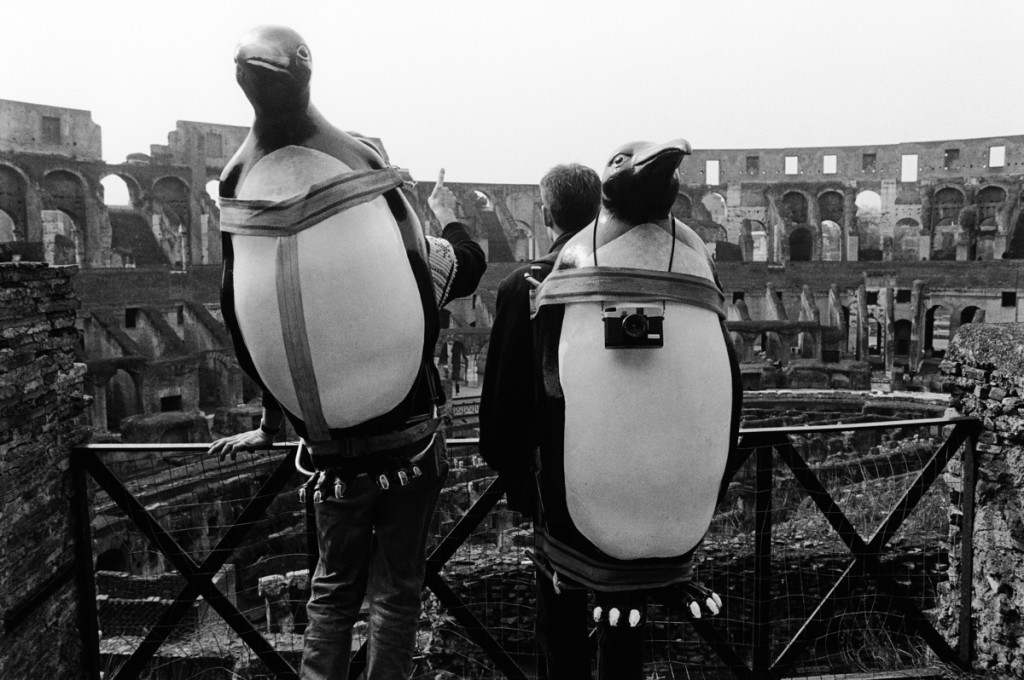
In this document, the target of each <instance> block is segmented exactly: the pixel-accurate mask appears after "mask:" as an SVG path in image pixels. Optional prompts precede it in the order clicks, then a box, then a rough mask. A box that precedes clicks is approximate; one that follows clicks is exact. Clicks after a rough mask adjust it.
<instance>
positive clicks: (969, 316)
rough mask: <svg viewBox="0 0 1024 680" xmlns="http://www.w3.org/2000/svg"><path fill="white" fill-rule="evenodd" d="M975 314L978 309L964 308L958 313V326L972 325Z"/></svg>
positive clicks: (972, 307) (973, 307) (972, 306)
mask: <svg viewBox="0 0 1024 680" xmlns="http://www.w3.org/2000/svg"><path fill="white" fill-rule="evenodd" d="M977 312H978V308H977V307H975V306H974V305H970V306H969V307H964V308H963V310H961V311H960V325H961V326H963V325H964V324H968V323H974V315H975V314H976V313H977Z"/></svg>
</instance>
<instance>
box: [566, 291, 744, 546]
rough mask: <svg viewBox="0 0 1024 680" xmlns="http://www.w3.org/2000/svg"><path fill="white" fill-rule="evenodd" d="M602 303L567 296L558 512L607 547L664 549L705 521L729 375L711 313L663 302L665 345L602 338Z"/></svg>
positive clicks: (724, 433)
mask: <svg viewBox="0 0 1024 680" xmlns="http://www.w3.org/2000/svg"><path fill="white" fill-rule="evenodd" d="M601 312H602V305H601V304H600V303H597V302H581V303H574V304H569V305H566V308H565V316H564V319H563V322H562V333H561V337H560V340H559V347H558V363H559V374H560V376H561V386H562V391H563V393H564V395H565V439H564V471H565V497H566V502H567V505H568V510H569V515H570V516H571V518H572V520H573V523H574V524H575V525H576V527H577V528H578V529H579V531H580V532H581V533H582V534H583V535H584V536H585V537H587V539H589V540H590V541H591V542H592V543H593V544H594V545H596V546H597V547H598V548H600V549H601V550H602V551H604V552H605V553H607V554H608V555H610V556H612V557H615V558H618V559H639V558H652V557H673V556H677V555H681V554H683V553H685V552H687V551H688V550H690V549H692V548H693V547H694V546H695V545H696V544H697V543H698V542H699V541H700V539H701V538H702V537H703V536H704V534H705V532H706V531H707V528H708V525H709V524H710V521H711V515H712V512H713V511H714V507H715V502H716V499H717V495H718V487H719V484H720V482H721V479H722V474H723V472H724V469H725V461H726V455H727V453H728V451H729V441H728V440H729V431H730V421H731V414H732V385H731V381H730V375H731V373H730V364H729V357H728V353H727V350H726V346H725V343H724V341H723V336H722V330H721V326H720V324H719V319H718V316H717V315H716V314H715V313H713V312H711V311H709V310H706V309H703V308H700V307H695V306H691V305H684V304H680V303H672V302H670V303H668V304H667V305H666V309H665V319H664V338H665V340H664V342H665V346H664V347H660V348H647V349H606V348H605V346H604V326H603V324H602V320H601Z"/></svg>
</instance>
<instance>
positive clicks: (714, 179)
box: [704, 161, 719, 184]
mask: <svg viewBox="0 0 1024 680" xmlns="http://www.w3.org/2000/svg"><path fill="white" fill-rule="evenodd" d="M704 181H705V183H707V184H718V182H719V165H718V161H706V162H705V163H704Z"/></svg>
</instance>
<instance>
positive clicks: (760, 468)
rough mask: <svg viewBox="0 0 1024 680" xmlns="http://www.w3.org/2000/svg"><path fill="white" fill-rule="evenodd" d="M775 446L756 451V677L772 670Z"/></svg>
mask: <svg viewBox="0 0 1024 680" xmlns="http://www.w3.org/2000/svg"><path fill="white" fill-rule="evenodd" d="M773 451H774V449H773V447H772V446H770V445H768V446H759V447H757V451H756V457H757V473H756V476H755V480H754V574H755V577H754V658H753V664H752V665H753V671H754V673H755V675H758V676H760V677H767V676H768V674H769V668H770V666H771V607H770V606H769V602H770V600H771V575H772V574H771V572H772V486H773V478H772V474H773V469H772V468H773V465H772V453H773Z"/></svg>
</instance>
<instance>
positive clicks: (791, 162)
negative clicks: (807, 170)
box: [785, 156, 800, 175]
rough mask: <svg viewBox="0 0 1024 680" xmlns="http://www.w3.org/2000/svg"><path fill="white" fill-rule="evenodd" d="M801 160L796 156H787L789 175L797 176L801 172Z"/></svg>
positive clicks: (787, 172)
mask: <svg viewBox="0 0 1024 680" xmlns="http://www.w3.org/2000/svg"><path fill="white" fill-rule="evenodd" d="M799 165H800V162H799V159H798V158H797V157H796V156H786V169H785V172H786V174H787V175H795V174H797V172H798V171H799V169H800V168H799Z"/></svg>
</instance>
